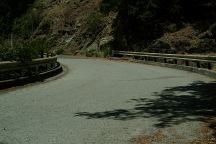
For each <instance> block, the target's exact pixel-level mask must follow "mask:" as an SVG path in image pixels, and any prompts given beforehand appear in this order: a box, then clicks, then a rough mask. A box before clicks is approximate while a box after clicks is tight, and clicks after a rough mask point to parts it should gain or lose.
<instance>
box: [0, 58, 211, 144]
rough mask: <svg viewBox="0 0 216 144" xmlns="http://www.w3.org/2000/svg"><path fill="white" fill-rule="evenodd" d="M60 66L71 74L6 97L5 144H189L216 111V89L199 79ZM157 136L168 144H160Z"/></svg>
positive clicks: (114, 67) (1, 128)
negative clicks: (145, 143) (141, 140)
mask: <svg viewBox="0 0 216 144" xmlns="http://www.w3.org/2000/svg"><path fill="white" fill-rule="evenodd" d="M59 61H60V62H61V63H62V64H64V65H65V66H67V67H68V72H67V74H65V75H64V76H62V77H60V78H58V79H56V80H53V81H49V82H44V83H42V84H33V85H29V86H25V87H20V88H16V89H11V90H9V91H1V92H0V144H127V143H132V139H133V138H136V137H137V136H139V135H149V136H150V137H151V138H152V137H153V138H154V140H152V141H153V142H154V143H164V144H169V143H173V142H176V143H178V144H181V143H188V142H190V141H192V140H193V139H196V138H199V137H200V136H201V135H202V133H199V129H200V128H201V126H202V120H204V119H205V118H207V117H210V116H212V115H213V113H214V110H215V106H213V105H211V104H212V102H211V101H212V98H211V95H212V94H213V89H212V87H213V85H215V83H214V82H213V80H212V79H210V78H207V77H204V76H201V75H198V74H193V73H189V72H185V71H179V70H174V69H168V68H161V67H156V66H149V65H142V64H132V63H127V62H116V61H108V60H95V59H70V58H61V59H59ZM214 94H215V93H214ZM209 102H210V104H207V103H209ZM155 133H159V135H162V136H163V137H164V138H160V137H159V139H160V140H156V139H155V137H154V136H152V135H154V134H155Z"/></svg>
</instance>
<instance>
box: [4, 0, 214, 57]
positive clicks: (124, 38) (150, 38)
mask: <svg viewBox="0 0 216 144" xmlns="http://www.w3.org/2000/svg"><path fill="white" fill-rule="evenodd" d="M110 37H114V41H113V40H112V38H110ZM215 39H216V1H215V0H205V1H203V0H190V1H187V0H134V1H131V0H91V1H89V0H19V1H12V0H1V1H0V42H1V43H0V48H1V51H4V52H2V54H1V55H3V53H7V52H8V50H7V48H5V47H11V41H12V42H13V43H15V44H14V45H13V47H15V46H16V43H19V42H20V41H21V42H22V43H24V44H25V45H28V46H29V45H30V46H31V43H32V42H33V43H34V42H35V41H40V40H42V41H44V42H45V43H46V44H45V45H47V47H48V48H47V49H48V51H55V52H59V53H61V52H63V53H65V54H87V55H95V54H94V53H96V52H98V51H104V48H103V46H101V44H102V43H104V41H105V43H110V44H109V45H108V46H106V47H105V49H107V47H112V49H117V50H131V51H148V52H164V53H215V52H216V42H215ZM6 45H7V46H6ZM34 45H35V44H34ZM33 48H34V46H33ZM5 51H6V52H5ZM105 51H106V50H105ZM89 53H90V54H89ZM92 53H93V54H92Z"/></svg>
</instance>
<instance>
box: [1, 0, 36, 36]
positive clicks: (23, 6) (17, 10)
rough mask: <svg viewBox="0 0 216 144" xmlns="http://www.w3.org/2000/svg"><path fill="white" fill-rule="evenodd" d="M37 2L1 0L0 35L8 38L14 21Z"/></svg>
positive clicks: (32, 0) (31, 0)
mask: <svg viewBox="0 0 216 144" xmlns="http://www.w3.org/2000/svg"><path fill="white" fill-rule="evenodd" d="M34 1H35V0H17V1H14V0H1V1H0V35H2V36H5V35H6V36H7V34H8V33H10V31H11V27H12V23H13V20H14V19H15V18H16V17H19V16H21V15H22V14H23V13H25V12H26V11H27V9H28V8H29V7H30V6H31V4H33V3H34Z"/></svg>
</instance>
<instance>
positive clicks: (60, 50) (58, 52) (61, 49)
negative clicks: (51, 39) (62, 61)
mask: <svg viewBox="0 0 216 144" xmlns="http://www.w3.org/2000/svg"><path fill="white" fill-rule="evenodd" d="M63 53H64V49H63V48H59V49H57V50H56V54H57V55H60V54H63Z"/></svg>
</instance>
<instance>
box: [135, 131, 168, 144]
mask: <svg viewBox="0 0 216 144" xmlns="http://www.w3.org/2000/svg"><path fill="white" fill-rule="evenodd" d="M166 137H167V136H166V135H165V134H164V132H163V131H162V130H161V129H159V130H156V131H155V132H153V133H152V134H150V135H144V136H138V137H137V138H135V139H132V142H133V143H134V144H152V143H153V142H162V141H163V140H164V139H165V138H166Z"/></svg>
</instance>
